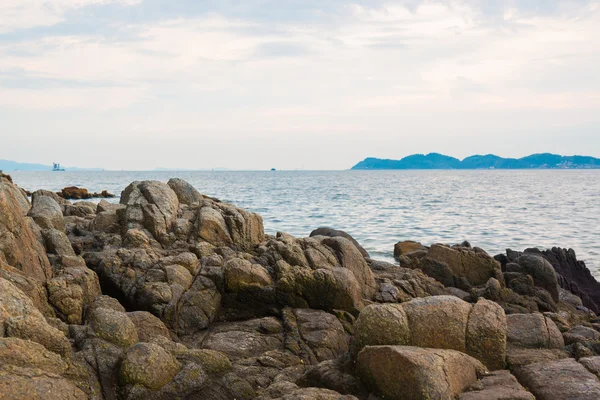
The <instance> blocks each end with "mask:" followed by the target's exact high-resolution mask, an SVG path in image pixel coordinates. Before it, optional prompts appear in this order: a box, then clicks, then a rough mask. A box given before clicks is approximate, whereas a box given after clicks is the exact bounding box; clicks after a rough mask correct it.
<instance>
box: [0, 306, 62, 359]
mask: <svg viewBox="0 0 600 400" xmlns="http://www.w3.org/2000/svg"><path fill="white" fill-rule="evenodd" d="M40 317H41V316H40V315H36V314H33V313H32V314H29V315H21V316H16V317H11V318H9V319H7V320H6V323H5V334H6V336H10V337H15V338H20V339H25V340H31V341H32V342H36V343H39V344H41V345H43V346H44V347H45V348H47V349H48V350H50V351H52V352H54V353H56V354H60V355H62V356H67V355H69V354H70V353H71V344H70V343H69V340H68V339H67V338H66V337H65V335H64V333H62V332H61V331H59V330H58V329H56V328H53V327H51V326H50V325H48V323H47V322H46V320H45V319H43V317H42V318H40Z"/></svg>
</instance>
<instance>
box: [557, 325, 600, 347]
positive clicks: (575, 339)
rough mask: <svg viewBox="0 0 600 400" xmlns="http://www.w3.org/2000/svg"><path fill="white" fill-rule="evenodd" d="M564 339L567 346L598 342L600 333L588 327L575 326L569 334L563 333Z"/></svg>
mask: <svg viewBox="0 0 600 400" xmlns="http://www.w3.org/2000/svg"><path fill="white" fill-rule="evenodd" d="M563 338H564V340H565V343H566V344H573V343H581V342H588V341H590V342H597V341H599V340H600V332H598V331H597V330H595V329H592V328H588V327H586V326H581V325H578V326H575V327H573V328H571V329H570V330H569V331H568V332H566V333H563Z"/></svg>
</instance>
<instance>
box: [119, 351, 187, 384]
mask: <svg viewBox="0 0 600 400" xmlns="http://www.w3.org/2000/svg"><path fill="white" fill-rule="evenodd" d="M180 369H181V365H180V364H179V362H178V361H177V360H176V359H175V358H174V357H173V356H172V355H170V354H169V353H167V352H166V351H165V350H164V349H163V348H162V347H160V346H157V345H155V344H151V343H138V344H136V345H135V346H132V347H131V348H130V349H129V350H128V351H127V354H126V355H125V359H124V360H123V363H122V364H121V369H120V372H119V376H120V379H121V383H122V384H132V385H143V386H145V387H147V388H149V389H153V390H158V389H160V388H162V387H163V386H165V385H166V384H167V383H169V382H170V381H171V380H172V379H173V378H174V377H175V375H177V373H178V372H179V370H180Z"/></svg>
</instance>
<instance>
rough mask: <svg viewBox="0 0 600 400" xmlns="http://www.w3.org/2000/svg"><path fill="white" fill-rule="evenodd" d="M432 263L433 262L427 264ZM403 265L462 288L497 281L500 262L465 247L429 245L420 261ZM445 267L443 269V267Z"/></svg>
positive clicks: (500, 273) (499, 272) (477, 250)
mask: <svg viewBox="0 0 600 400" xmlns="http://www.w3.org/2000/svg"><path fill="white" fill-rule="evenodd" d="M425 260H433V261H435V262H437V263H433V264H432V263H427V262H426V261H425ZM407 266H409V267H412V268H419V269H422V270H423V271H424V272H425V273H426V274H431V275H430V276H433V277H434V278H436V279H443V280H444V283H450V281H453V282H454V284H453V285H452V286H456V287H460V288H463V287H464V288H465V289H467V288H468V287H469V286H478V285H483V284H485V283H486V282H487V281H488V280H489V279H490V278H501V276H502V272H501V267H500V263H498V262H497V261H496V260H495V259H494V258H492V257H490V256H489V255H488V254H487V253H486V252H484V251H483V250H481V249H478V248H471V247H465V246H454V247H450V246H446V245H443V244H434V245H432V246H431V247H430V248H429V250H428V251H427V253H426V254H425V255H424V258H417V259H415V260H412V261H411V262H410V263H409V264H407ZM444 267H446V268H444Z"/></svg>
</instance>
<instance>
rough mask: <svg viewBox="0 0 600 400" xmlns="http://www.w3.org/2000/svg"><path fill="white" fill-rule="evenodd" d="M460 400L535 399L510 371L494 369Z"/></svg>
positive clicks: (460, 397)
mask: <svg viewBox="0 0 600 400" xmlns="http://www.w3.org/2000/svg"><path fill="white" fill-rule="evenodd" d="M458 400H535V397H534V396H533V394H531V393H530V392H528V391H527V390H525V388H524V387H523V386H521V384H519V382H518V381H517V379H516V378H515V377H514V376H513V375H511V373H510V372H508V371H494V372H492V373H490V374H489V375H487V376H485V377H483V378H482V379H481V381H479V382H477V383H476V384H474V385H473V386H471V388H469V391H467V392H465V393H463V394H461V395H460V396H458Z"/></svg>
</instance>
